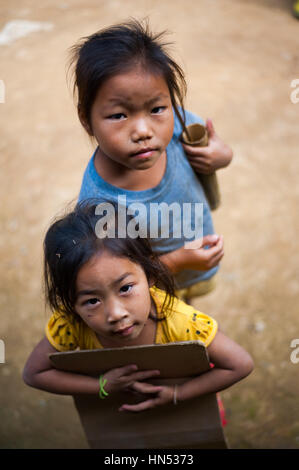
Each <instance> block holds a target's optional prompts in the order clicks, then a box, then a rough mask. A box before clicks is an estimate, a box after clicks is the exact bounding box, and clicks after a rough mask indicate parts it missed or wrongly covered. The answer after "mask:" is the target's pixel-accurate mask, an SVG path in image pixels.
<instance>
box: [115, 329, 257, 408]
mask: <svg viewBox="0 0 299 470" xmlns="http://www.w3.org/2000/svg"><path fill="white" fill-rule="evenodd" d="M207 349H208V353H209V359H210V361H211V362H212V363H213V364H214V368H213V369H211V370H209V371H208V372H205V373H203V374H201V375H199V376H198V377H196V378H194V379H191V380H188V381H187V382H185V383H184V384H181V385H179V386H178V387H177V390H176V400H177V402H178V404H179V402H180V401H184V400H189V399H190V398H195V397H199V396H201V395H206V394H207V393H216V392H219V391H220V390H223V389H225V388H228V387H230V386H231V385H233V384H234V383H236V382H238V381H239V380H241V379H243V378H244V377H246V376H247V375H249V374H250V372H252V370H253V361H252V358H251V356H250V355H249V354H248V353H247V352H246V351H245V350H244V349H243V348H242V347H241V346H239V345H238V344H237V343H235V342H234V341H233V340H231V339H229V338H228V337H227V336H225V335H224V334H223V333H221V332H220V331H218V332H217V333H216V336H215V338H214V340H213V341H212V343H211V345H210V346H209V347H208V348H207ZM133 388H134V389H135V390H136V391H138V392H141V393H144V394H147V393H148V394H153V393H155V394H156V396H155V397H154V398H151V399H149V400H146V401H143V402H141V403H138V404H137V405H122V407H121V408H120V410H121V411H123V410H126V411H143V410H146V409H149V408H154V407H156V406H159V405H164V404H166V403H170V402H172V401H173V399H174V387H173V386H171V387H170V386H154V385H151V384H148V383H140V382H136V383H135V384H134V386H133Z"/></svg>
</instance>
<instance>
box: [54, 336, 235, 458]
mask: <svg viewBox="0 0 299 470" xmlns="http://www.w3.org/2000/svg"><path fill="white" fill-rule="evenodd" d="M50 359H51V361H52V362H53V364H54V366H55V367H56V368H57V369H60V370H65V371H69V372H76V373H83V374H87V375H94V376H99V375H100V374H101V373H103V372H105V371H107V370H110V369H112V368H115V367H121V366H124V365H127V364H136V365H137V366H138V368H139V369H140V370H146V369H159V370H160V372H161V374H160V376H159V378H158V379H157V378H155V379H148V380H147V382H149V383H153V384H161V385H173V384H180V383H183V382H185V381H186V380H189V379H190V377H192V376H196V375H199V374H200V373H203V372H205V371H207V370H209V369H210V365H209V359H208V356H207V352H206V348H205V346H204V345H203V344H202V343H201V342H200V341H185V342H179V343H169V344H154V345H146V346H133V347H124V348H113V349H97V350H89V351H70V352H63V353H54V354H51V355H50ZM73 398H74V402H75V406H76V408H77V411H78V413H79V416H80V419H81V423H82V425H83V428H84V431H85V434H86V438H87V440H88V443H89V445H90V447H91V448H92V449H176V448H177V449H192V448H197V449H211V448H214V449H224V448H227V444H226V441H225V437H224V434H223V429H222V426H221V421H220V416H219V410H218V404H217V398H216V394H209V395H205V396H203V397H198V398H194V399H191V400H187V401H184V402H179V403H178V404H177V405H174V404H168V405H165V406H161V407H157V408H155V409H152V410H147V411H144V412H140V413H130V412H119V411H118V409H119V407H120V406H121V405H122V404H124V403H130V404H132V403H138V402H140V401H142V399H141V396H140V395H135V394H132V393H130V392H121V393H117V394H114V395H112V396H109V397H108V398H106V399H105V400H100V399H99V397H98V396H90V395H75V396H74V397H73ZM143 399H144V398H143Z"/></svg>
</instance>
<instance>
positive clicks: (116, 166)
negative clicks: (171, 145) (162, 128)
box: [94, 148, 167, 191]
mask: <svg viewBox="0 0 299 470" xmlns="http://www.w3.org/2000/svg"><path fill="white" fill-rule="evenodd" d="M94 165H95V169H96V171H97V173H98V174H99V175H100V176H101V177H102V178H103V179H104V180H105V181H106V182H107V183H110V184H112V185H113V186H116V187H118V188H121V189H126V190H130V191H145V190H146V189H152V188H154V187H155V186H157V185H158V184H159V183H160V182H161V180H162V178H163V176H164V173H165V171H166V166H167V155H166V151H165V152H163V153H162V155H161V157H160V158H159V159H158V160H157V162H156V163H155V164H154V165H153V166H152V167H151V168H148V169H146V170H135V169H131V168H127V167H125V166H123V165H121V164H120V163H118V162H115V161H114V160H111V158H109V157H107V156H106V155H105V154H103V153H102V152H101V151H99V148H98V149H97V151H96V154H95V157H94Z"/></svg>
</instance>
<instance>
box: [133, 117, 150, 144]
mask: <svg viewBox="0 0 299 470" xmlns="http://www.w3.org/2000/svg"><path fill="white" fill-rule="evenodd" d="M152 137H153V131H152V129H151V127H150V125H149V123H148V122H147V119H145V118H139V119H136V120H135V122H134V126H133V130H132V140H133V142H140V141H143V140H148V139H151V138H152Z"/></svg>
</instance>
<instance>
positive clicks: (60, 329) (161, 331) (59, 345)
mask: <svg viewBox="0 0 299 470" xmlns="http://www.w3.org/2000/svg"><path fill="white" fill-rule="evenodd" d="M150 292H151V296H152V298H153V300H154V302H155V304H156V308H157V315H158V317H159V315H160V314H161V309H162V305H163V302H164V299H165V295H166V294H165V292H164V291H162V290H160V289H158V288H157V287H151V288H150ZM163 317H164V319H163V320H160V321H157V329H156V339H155V343H156V344H165V343H174V342H177V341H194V340H200V341H201V342H202V343H204V345H205V346H206V347H207V346H209V344H210V343H211V342H212V341H213V339H214V337H215V335H216V333H217V328H218V325H217V322H216V320H214V319H213V318H211V317H209V316H208V315H205V314H204V313H201V312H199V311H198V310H195V309H194V308H193V307H192V306H191V305H187V304H185V302H183V301H182V300H179V299H177V298H175V299H174V301H173V305H172V307H171V308H168V309H166V310H165V312H164V314H163ZM46 336H47V338H48V340H49V342H50V343H51V344H52V346H54V348H55V349H57V350H58V351H70V350H75V349H99V348H102V347H103V346H102V345H101V343H100V341H99V339H98V338H97V336H96V334H95V332H94V331H93V330H91V329H90V328H89V327H88V326H87V325H86V324H85V323H84V322H83V321H82V320H81V318H80V317H79V315H77V314H76V313H74V314H73V315H69V314H64V313H60V312H54V313H53V315H52V316H51V318H50V320H49V322H48V324H47V326H46Z"/></svg>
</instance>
